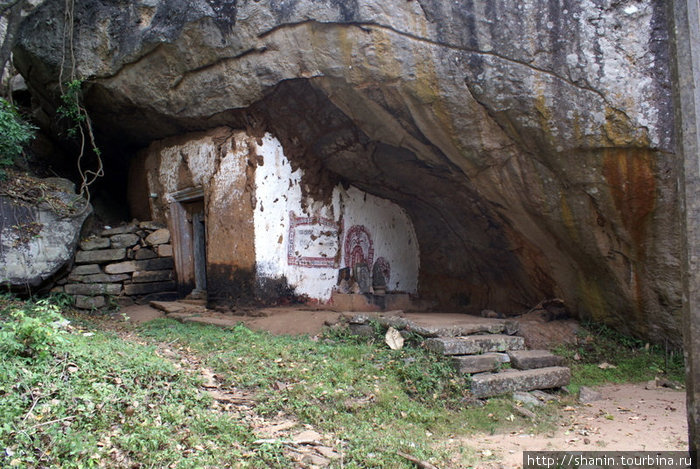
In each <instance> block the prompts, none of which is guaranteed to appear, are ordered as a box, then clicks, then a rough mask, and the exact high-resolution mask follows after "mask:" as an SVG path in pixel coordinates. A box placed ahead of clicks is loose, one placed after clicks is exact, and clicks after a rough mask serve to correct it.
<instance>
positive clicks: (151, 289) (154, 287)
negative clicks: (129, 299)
mask: <svg viewBox="0 0 700 469" xmlns="http://www.w3.org/2000/svg"><path fill="white" fill-rule="evenodd" d="M176 288H177V287H176V286H175V282H153V283H132V284H129V285H124V293H125V294H127V295H146V294H148V293H156V292H163V291H173V290H175V289H176Z"/></svg>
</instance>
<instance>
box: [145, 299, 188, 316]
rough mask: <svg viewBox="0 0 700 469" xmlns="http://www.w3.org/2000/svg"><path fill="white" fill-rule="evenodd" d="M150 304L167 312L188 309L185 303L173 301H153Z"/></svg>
mask: <svg viewBox="0 0 700 469" xmlns="http://www.w3.org/2000/svg"><path fill="white" fill-rule="evenodd" d="M148 304H149V305H150V306H151V307H153V308H155V309H159V310H161V311H163V312H164V313H165V314H172V313H180V312H183V311H185V310H186V309H187V308H185V306H184V305H181V304H179V303H176V302H172V301H151V302H150V303H148Z"/></svg>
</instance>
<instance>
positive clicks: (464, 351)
mask: <svg viewBox="0 0 700 469" xmlns="http://www.w3.org/2000/svg"><path fill="white" fill-rule="evenodd" d="M425 345H426V347H427V348H428V349H429V350H432V351H434V352H437V353H441V354H443V355H472V354H477V353H485V352H504V351H506V350H520V349H522V348H524V347H525V341H524V339H523V338H522V337H518V336H512V335H503V334H488V335H470V336H467V337H437V338H432V339H428V340H426V341H425Z"/></svg>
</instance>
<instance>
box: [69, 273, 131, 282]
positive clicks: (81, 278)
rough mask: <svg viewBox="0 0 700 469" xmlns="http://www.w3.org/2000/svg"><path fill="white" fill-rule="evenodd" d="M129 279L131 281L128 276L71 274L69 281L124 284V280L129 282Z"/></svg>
mask: <svg viewBox="0 0 700 469" xmlns="http://www.w3.org/2000/svg"><path fill="white" fill-rule="evenodd" d="M128 279H129V275H128V274H115V275H109V274H91V275H74V274H73V273H71V274H70V276H69V277H68V280H70V281H72V282H80V283H118V282H123V281H124V280H128Z"/></svg>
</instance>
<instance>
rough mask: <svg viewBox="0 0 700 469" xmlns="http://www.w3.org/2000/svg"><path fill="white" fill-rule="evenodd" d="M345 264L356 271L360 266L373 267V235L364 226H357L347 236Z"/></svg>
mask: <svg viewBox="0 0 700 469" xmlns="http://www.w3.org/2000/svg"><path fill="white" fill-rule="evenodd" d="M344 250H345V264H346V265H347V266H348V267H350V270H351V271H354V269H355V266H356V265H358V264H365V265H367V266H371V265H372V261H373V260H374V244H373V243H372V235H371V234H370V233H369V230H367V228H366V227H365V226H364V225H355V226H353V227H351V228H350V229H349V230H348V232H347V233H346V234H345V249H344Z"/></svg>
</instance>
